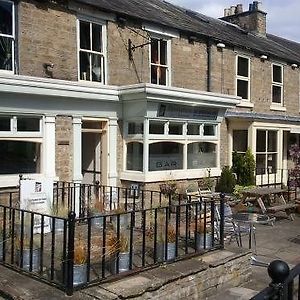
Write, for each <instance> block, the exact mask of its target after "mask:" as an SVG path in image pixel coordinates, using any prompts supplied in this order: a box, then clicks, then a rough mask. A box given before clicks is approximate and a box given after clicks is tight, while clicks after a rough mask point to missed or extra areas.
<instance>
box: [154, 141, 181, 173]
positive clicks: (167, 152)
mask: <svg viewBox="0 0 300 300" xmlns="http://www.w3.org/2000/svg"><path fill="white" fill-rule="evenodd" d="M182 168H183V145H181V144H178V143H172V142H162V143H155V144H150V145H149V171H163V170H178V169H182Z"/></svg>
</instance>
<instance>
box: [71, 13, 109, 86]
mask: <svg viewBox="0 0 300 300" xmlns="http://www.w3.org/2000/svg"><path fill="white" fill-rule="evenodd" d="M80 22H86V23H89V25H90V39H91V40H92V30H91V26H92V24H95V25H99V26H101V29H102V31H101V32H102V41H101V42H102V52H98V51H94V50H92V49H91V50H86V49H81V48H80ZM76 30H77V78H78V81H80V82H81V83H83V82H84V83H87V84H102V85H105V84H107V78H108V76H107V74H108V71H107V24H106V21H105V20H100V19H96V18H92V17H86V16H78V17H77V20H76ZM91 48H92V43H91ZM80 52H85V53H90V54H96V55H100V57H101V61H102V62H103V63H102V64H101V75H102V76H101V77H102V80H101V81H93V80H91V79H92V76H91V73H92V68H91V70H90V80H85V79H81V76H80ZM90 64H91V62H90Z"/></svg>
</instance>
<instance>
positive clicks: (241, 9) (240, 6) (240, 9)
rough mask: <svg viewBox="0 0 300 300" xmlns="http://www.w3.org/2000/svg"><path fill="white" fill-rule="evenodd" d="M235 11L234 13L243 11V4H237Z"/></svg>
mask: <svg viewBox="0 0 300 300" xmlns="http://www.w3.org/2000/svg"><path fill="white" fill-rule="evenodd" d="M235 12H236V14H241V13H242V12H243V4H238V5H237V6H236V11H235Z"/></svg>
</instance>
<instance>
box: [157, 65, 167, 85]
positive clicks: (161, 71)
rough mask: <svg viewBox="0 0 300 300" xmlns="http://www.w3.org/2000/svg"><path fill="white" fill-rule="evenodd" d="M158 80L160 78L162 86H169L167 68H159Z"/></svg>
mask: <svg viewBox="0 0 300 300" xmlns="http://www.w3.org/2000/svg"><path fill="white" fill-rule="evenodd" d="M158 78H159V84H160V85H166V84H167V68H164V67H159V68H158Z"/></svg>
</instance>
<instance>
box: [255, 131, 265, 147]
mask: <svg viewBox="0 0 300 300" xmlns="http://www.w3.org/2000/svg"><path fill="white" fill-rule="evenodd" d="M266 150H267V147H266V131H265V130H257V132H256V152H265V151H266Z"/></svg>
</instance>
